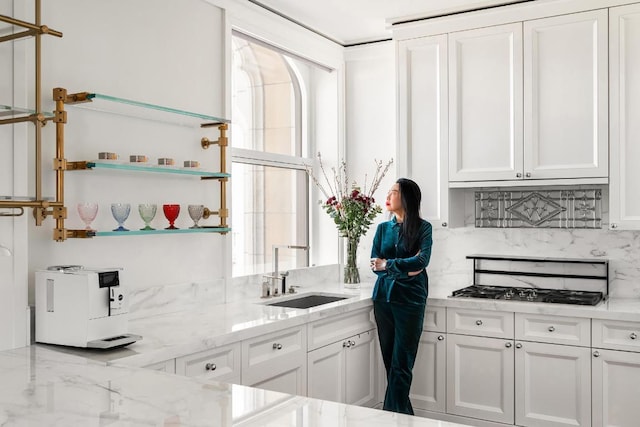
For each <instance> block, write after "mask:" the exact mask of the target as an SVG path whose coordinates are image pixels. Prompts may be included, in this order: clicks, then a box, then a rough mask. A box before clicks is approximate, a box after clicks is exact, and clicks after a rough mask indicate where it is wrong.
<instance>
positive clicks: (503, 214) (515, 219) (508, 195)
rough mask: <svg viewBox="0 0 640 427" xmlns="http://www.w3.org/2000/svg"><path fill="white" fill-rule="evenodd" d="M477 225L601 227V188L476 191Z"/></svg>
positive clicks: (495, 226)
mask: <svg viewBox="0 0 640 427" xmlns="http://www.w3.org/2000/svg"><path fill="white" fill-rule="evenodd" d="M475 198H476V209H475V210H476V212H475V217H476V227H479V228H602V190H600V189H586V190H574V189H571V190H528V191H476V192H475Z"/></svg>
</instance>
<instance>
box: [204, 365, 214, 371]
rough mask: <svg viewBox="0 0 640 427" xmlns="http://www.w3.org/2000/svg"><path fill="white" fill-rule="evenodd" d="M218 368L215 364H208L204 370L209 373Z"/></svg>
mask: <svg viewBox="0 0 640 427" xmlns="http://www.w3.org/2000/svg"><path fill="white" fill-rule="evenodd" d="M216 368H217V366H216V364H215V363H207V364H206V365H204V369H206V370H207V371H215V370H216Z"/></svg>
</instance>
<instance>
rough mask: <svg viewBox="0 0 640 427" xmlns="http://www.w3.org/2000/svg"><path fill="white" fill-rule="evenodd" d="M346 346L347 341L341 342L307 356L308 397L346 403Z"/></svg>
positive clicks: (311, 352)
mask: <svg viewBox="0 0 640 427" xmlns="http://www.w3.org/2000/svg"><path fill="white" fill-rule="evenodd" d="M346 345H347V340H344V341H339V342H335V343H333V344H329V345H327V346H324V347H321V348H319V349H317V350H313V351H310V352H309V353H308V354H307V366H308V377H307V396H309V397H314V398H316V399H323V400H331V401H334V402H341V403H343V402H344V401H345V395H344V384H345V378H344V372H345V371H346V368H345V363H346V358H345V354H344V347H345V346H346Z"/></svg>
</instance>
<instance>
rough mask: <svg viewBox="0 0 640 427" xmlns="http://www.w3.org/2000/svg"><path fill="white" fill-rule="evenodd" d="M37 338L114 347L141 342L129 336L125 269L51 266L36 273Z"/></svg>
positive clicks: (81, 344) (76, 345)
mask: <svg viewBox="0 0 640 427" xmlns="http://www.w3.org/2000/svg"><path fill="white" fill-rule="evenodd" d="M35 276H36V341H37V342H40V343H47V344H58V345H66V346H72V347H84V348H98V349H110V348H116V347H123V346H126V345H129V344H131V343H134V342H136V341H138V340H141V339H142V337H141V336H139V335H134V334H129V333H127V331H128V320H129V303H128V300H127V296H126V293H125V289H124V288H123V286H122V285H121V282H122V279H123V278H124V274H123V271H122V269H121V268H104V269H89V268H84V267H82V266H79V265H62V266H52V267H49V268H47V269H46V270H41V271H36V273H35Z"/></svg>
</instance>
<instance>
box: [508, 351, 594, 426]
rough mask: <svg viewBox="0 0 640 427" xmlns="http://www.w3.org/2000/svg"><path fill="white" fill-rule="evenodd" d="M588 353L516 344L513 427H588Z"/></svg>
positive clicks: (589, 386)
mask: <svg viewBox="0 0 640 427" xmlns="http://www.w3.org/2000/svg"><path fill="white" fill-rule="evenodd" d="M590 353H591V350H590V349H589V348H585V347H573V346H566V345H556V344H545V343H533V342H519V341H518V342H517V343H516V352H515V384H516V424H517V425H520V426H536V427H546V426H548V427H558V426H580V427H588V426H590V425H591V381H590V378H591V376H590V370H591V354H590Z"/></svg>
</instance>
